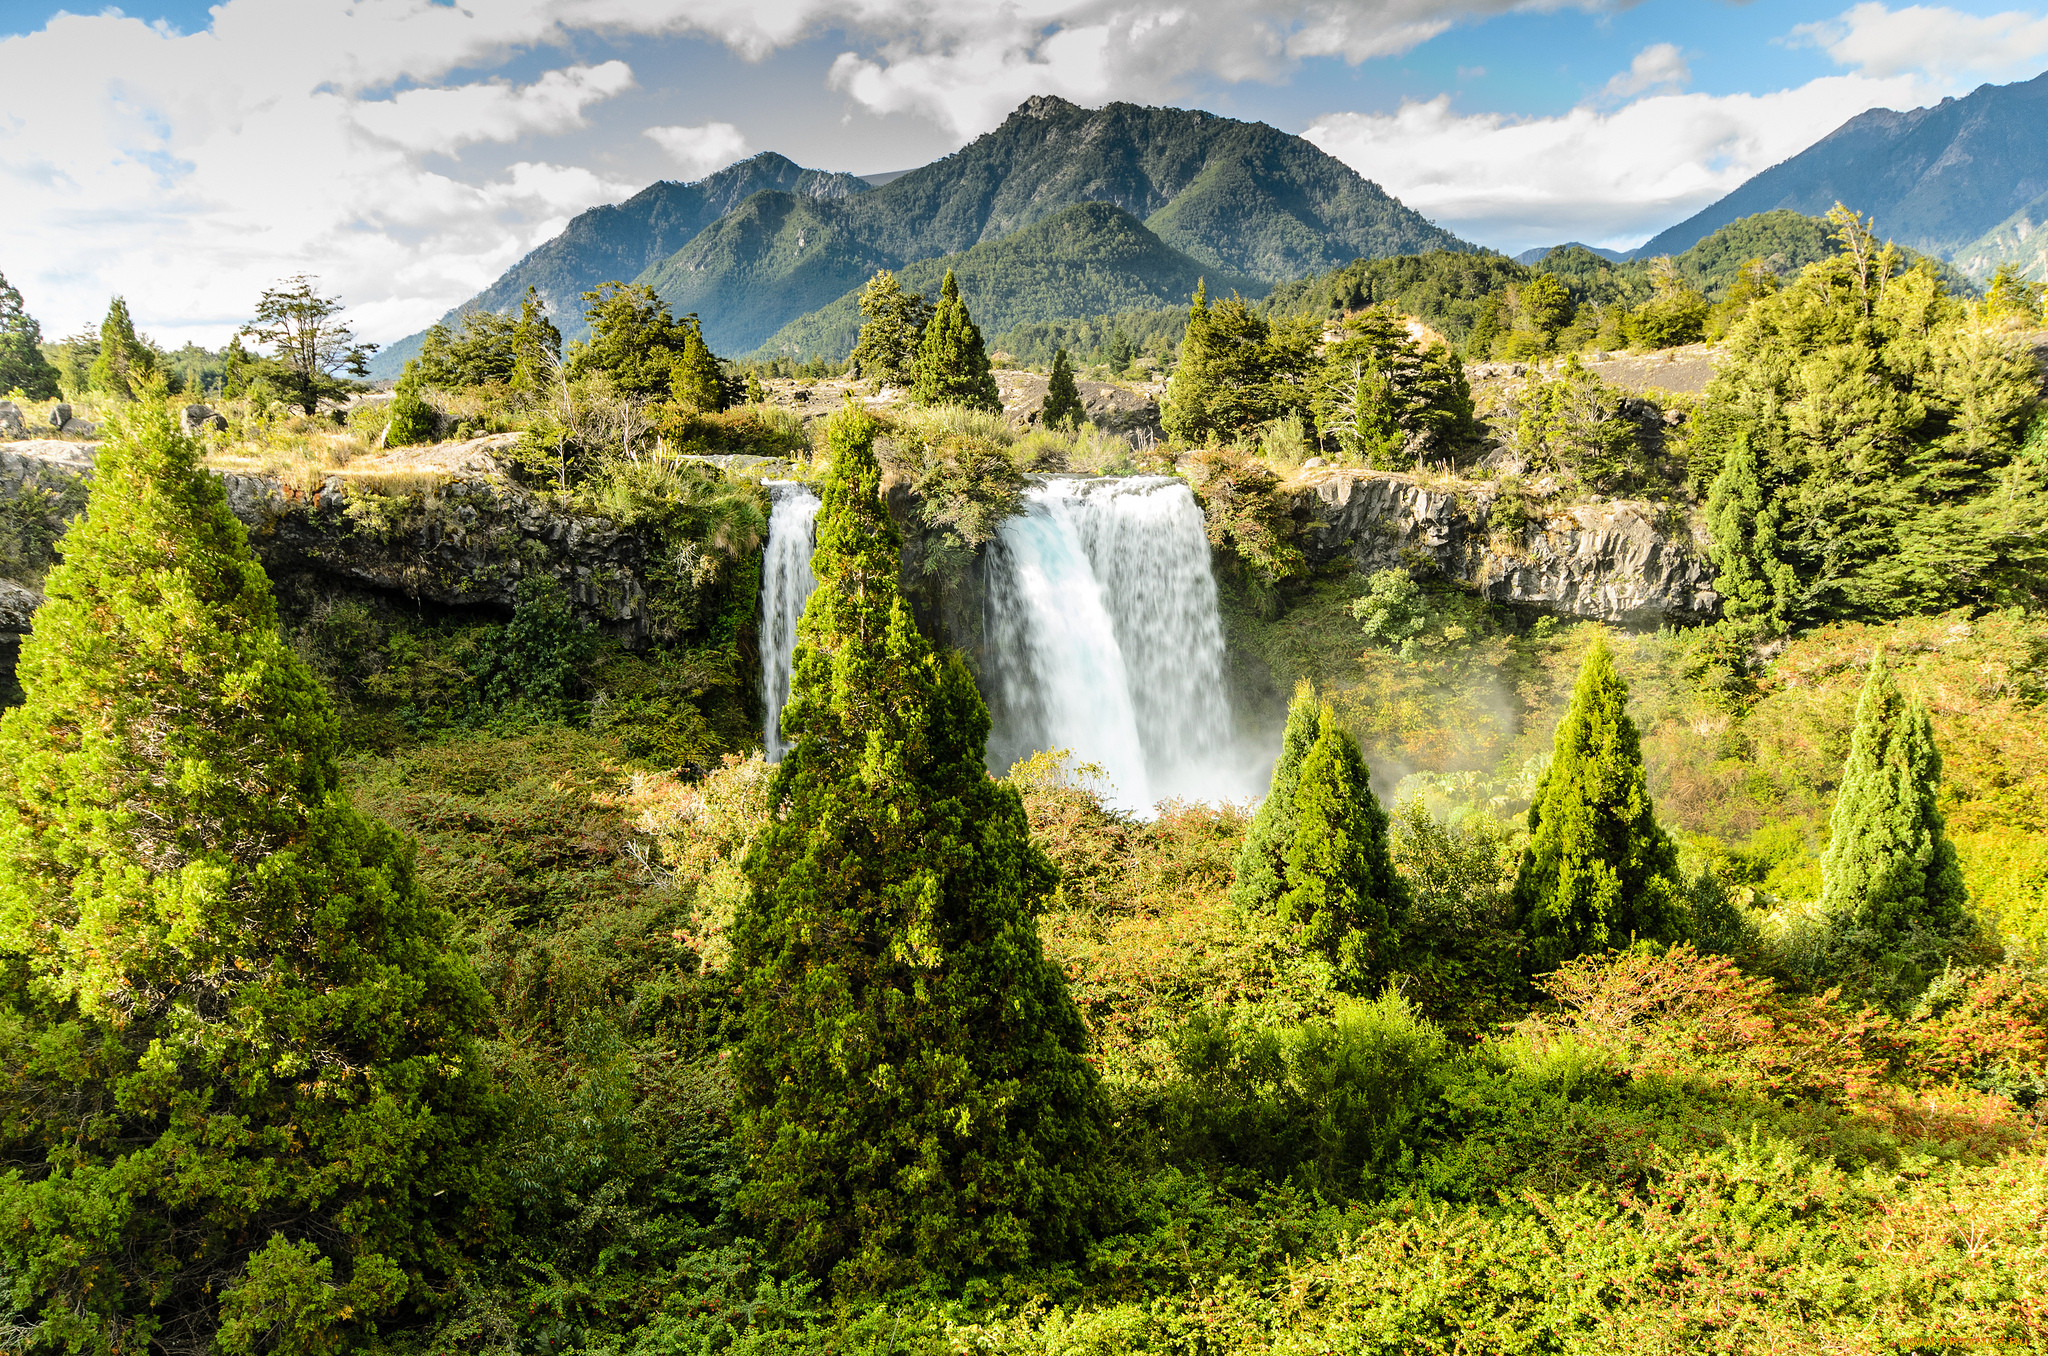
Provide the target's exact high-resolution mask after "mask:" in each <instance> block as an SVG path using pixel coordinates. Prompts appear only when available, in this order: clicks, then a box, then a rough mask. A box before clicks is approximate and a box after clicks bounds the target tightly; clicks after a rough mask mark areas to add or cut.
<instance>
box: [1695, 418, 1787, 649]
mask: <svg viewBox="0 0 2048 1356" xmlns="http://www.w3.org/2000/svg"><path fill="white" fill-rule="evenodd" d="M1784 523H1785V506H1784V503H1783V502H1782V501H1781V500H1780V499H1779V498H1778V496H1776V495H1775V494H1767V493H1766V492H1765V490H1764V487H1763V484H1762V482H1761V480H1760V479H1759V478H1758V474H1757V464H1756V453H1755V452H1753V451H1752V450H1751V449H1750V443H1749V437H1748V435H1747V434H1740V435H1738V436H1737V437H1736V439H1735V443H1734V446H1732V447H1731V448H1730V449H1729V451H1728V456H1727V459H1726V460H1725V461H1723V462H1722V463H1721V471H1720V474H1718V475H1716V476H1715V477H1714V484H1713V487H1712V488H1711V489H1710V490H1709V491H1708V493H1707V530H1708V532H1709V533H1711V535H1712V539H1713V545H1712V547H1711V548H1710V550H1709V555H1710V556H1711V557H1712V559H1713V562H1714V567H1715V569H1716V570H1718V571H1719V572H1720V573H1719V577H1718V578H1717V579H1715V581H1714V587H1715V589H1716V590H1718V591H1719V593H1720V594H1721V612H1722V615H1723V616H1725V617H1727V618H1728V619H1729V620H1731V621H1755V622H1760V623H1762V624H1763V625H1764V626H1766V627H1768V628H1769V629H1770V630H1772V631H1773V632H1776V631H1782V630H1783V629H1784V628H1785V623H1786V619H1787V616H1788V614H1789V612H1790V610H1791V607H1792V600H1793V594H1794V593H1795V592H1796V590H1797V589H1798V584H1799V581H1798V576H1797V574H1796V572H1795V571H1794V570H1793V568H1792V566H1791V564H1790V563H1789V562H1788V561H1786V560H1785V559H1784V558H1783V555H1782V552H1783V546H1782V544H1781V541H1780V534H1781V531H1782V529H1783V527H1784Z"/></svg>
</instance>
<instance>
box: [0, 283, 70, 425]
mask: <svg viewBox="0 0 2048 1356" xmlns="http://www.w3.org/2000/svg"><path fill="white" fill-rule="evenodd" d="M42 343H43V327H42V326H41V325H39V324H37V323H36V318H35V317H34V316H32V315H30V314H29V313H28V309H27V307H26V306H25V305H24V304H23V302H22V299H21V293H20V292H19V291H18V290H16V289H15V287H14V286H13V284H11V283H9V282H8V281H7V275H6V274H4V273H0V397H5V396H6V394H7V393H8V392H9V391H20V392H21V393H22V394H23V395H25V396H27V397H28V398H29V399H30V400H54V399H56V398H57V369H56V368H54V367H52V366H50V360H49V359H48V358H45V357H44V356H43V349H42Z"/></svg>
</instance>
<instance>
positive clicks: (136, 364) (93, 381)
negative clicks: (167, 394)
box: [85, 297, 157, 400]
mask: <svg viewBox="0 0 2048 1356" xmlns="http://www.w3.org/2000/svg"><path fill="white" fill-rule="evenodd" d="M156 367H157V358H156V350H155V349H154V348H153V347H151V346H150V345H149V344H148V343H146V342H144V341H143V340H142V338H141V337H140V336H138V335H137V334H136V333H135V321H134V319H133V318H132V317H130V316H129V314H128V302H127V299H126V298H124V297H115V298H114V299H113V301H111V302H109V303H108V305H107V318H106V319H105V320H102V321H101V322H100V334H99V349H98V351H97V352H96V353H95V354H94V355H93V360H92V369H91V370H90V371H89V372H87V373H86V379H85V385H86V386H87V387H88V388H89V389H90V390H91V391H92V392H93V393H94V394H96V395H102V396H106V397H109V398H111V399H118V400H132V399H134V398H135V393H136V388H137V387H138V386H140V385H142V384H145V383H147V382H148V380H149V379H150V377H151V376H153V375H155V373H156Z"/></svg>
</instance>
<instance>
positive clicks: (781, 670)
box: [761, 480, 819, 763]
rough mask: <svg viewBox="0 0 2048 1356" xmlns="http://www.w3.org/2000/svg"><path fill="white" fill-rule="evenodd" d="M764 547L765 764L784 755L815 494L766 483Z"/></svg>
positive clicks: (810, 580)
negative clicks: (784, 722) (785, 708)
mask: <svg viewBox="0 0 2048 1356" xmlns="http://www.w3.org/2000/svg"><path fill="white" fill-rule="evenodd" d="M762 484H763V485H765V486H766V487H767V489H768V493H769V495H770V496H771V497H772V502H771V505H770V508H769V511H768V545H767V549H766V550H765V551H764V552H763V553H762V559H761V705H762V707H763V708H764V709H765V710H766V712H767V728H766V730H765V732H764V738H763V740H762V743H763V745H764V746H765V747H766V749H767V753H768V761H769V762H771V763H774V762H780V761H781V760H782V755H783V754H784V753H786V752H788V751H789V745H788V744H786V743H784V742H783V738H782V708H783V706H784V705H785V704H786V703H787V702H788V701H789V674H790V660H791V658H792V656H794V655H795V653H796V624H797V621H798V619H799V618H801V617H802V616H803V615H804V604H805V603H806V602H808V601H810V597H811V590H812V589H814V588H816V587H817V586H818V580H817V577H816V576H814V575H813V574H812V573H811V552H812V551H813V550H815V549H816V545H817V543H816V541H815V540H814V534H815V529H816V524H817V518H818V503H819V501H818V496H817V495H815V494H812V493H811V491H810V490H809V489H808V488H806V487H805V486H803V485H800V484H798V483H797V482H795V481H793V480H767V481H763V482H762Z"/></svg>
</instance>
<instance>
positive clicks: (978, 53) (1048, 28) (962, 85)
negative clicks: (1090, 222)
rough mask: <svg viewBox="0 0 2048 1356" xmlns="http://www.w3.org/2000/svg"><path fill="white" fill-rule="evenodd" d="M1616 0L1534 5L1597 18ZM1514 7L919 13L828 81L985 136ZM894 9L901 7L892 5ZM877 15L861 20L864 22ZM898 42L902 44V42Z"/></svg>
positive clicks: (1373, 47)
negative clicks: (1046, 109) (1065, 103)
mask: <svg viewBox="0 0 2048 1356" xmlns="http://www.w3.org/2000/svg"><path fill="white" fill-rule="evenodd" d="M1620 3H1621V0H1564V2H1563V3H1550V4H1543V5H1540V6H1538V7H1540V8H1552V9H1555V8H1576V9H1585V10H1604V9H1611V8H1617V7H1619V6H1620ZM1518 7H1524V6H1523V4H1522V0H1378V2H1377V3H1372V4H1358V3H1350V2H1349V0H1252V2H1251V3H1242V2H1236V3H1233V2H1231V0H1179V2H1178V3H1167V4H1158V3H1146V4H1133V3H1129V0H1039V2H1038V3H1031V0H1023V3H1018V4H1010V5H975V4H957V5H952V6H943V7H934V8H933V9H931V10H930V11H928V12H925V11H920V12H919V15H918V19H917V22H916V23H915V24H902V25H898V26H897V27H895V28H892V29H888V30H887V32H888V33H889V35H890V36H888V37H887V38H886V39H885V40H884V41H883V42H882V43H881V44H880V46H879V48H878V50H876V51H875V52H873V53H872V54H870V55H862V54H860V53H858V52H846V53H844V54H842V55H841V56H840V57H839V59H838V61H837V62H835V63H834V65H833V67H832V76H831V81H832V86H833V88H835V89H839V90H843V91H845V92H846V93H847V94H849V95H851V96H852V97H853V99H854V100H855V101H856V102H858V103H859V104H861V105H862V106H863V107H865V108H868V109H870V110H872V111H874V112H877V113H913V114H917V115H920V116H924V117H928V118H931V119H933V120H934V121H936V122H938V123H940V124H942V125H943V126H945V127H947V128H949V129H950V130H952V131H953V132H955V133H956V134H958V135H961V136H972V135H975V134H977V133H980V132H984V131H987V130H988V129H989V128H991V127H993V126H995V125H996V124H997V123H998V122H1000V121H1001V120H1002V118H1003V117H1004V115H1006V114H1007V113H1009V112H1010V110H1011V109H1013V108H1015V107H1016V106H1017V104H1019V103H1020V102H1022V101H1023V100H1024V98H1025V97H1027V96H1029V95H1032V94H1059V95H1063V96H1065V97H1067V98H1070V99H1074V100H1075V101H1077V102H1081V103H1101V102H1104V101H1105V100H1109V99H1128V100H1137V101H1144V100H1153V99H1170V98H1172V97H1173V96H1174V95H1175V94H1176V92H1178V91H1179V90H1181V89H1182V87H1183V82H1184V81H1186V80H1187V79H1189V78H1190V77H1192V76H1194V75H1196V74H1198V73H1199V74H1203V75H1207V76H1211V77H1216V78H1221V79H1223V80H1229V81H1241V80H1266V81H1276V80H1281V79H1284V78H1286V77H1287V76H1288V75H1289V74H1291V73H1292V72H1293V71H1294V70H1296V69H1297V68H1298V67H1299V66H1300V64H1301V62H1303V61H1305V60H1308V59H1310V58H1314V57H1332V56H1334V57H1341V58H1342V59H1344V60H1345V61H1347V62H1351V63H1353V64H1356V63H1358V62H1361V61H1366V60H1369V59H1371V58H1373V57H1383V56H1396V55H1399V54H1401V53H1403V52H1407V51H1410V50H1412V49H1413V48H1415V47H1416V46H1418V45H1420V44H1421V43H1423V42H1426V41H1428V40H1429V39H1430V38H1433V37H1436V36H1437V35H1438V34H1441V33H1443V32H1444V31H1446V30H1447V29H1449V28H1450V27H1451V26H1452V25H1453V24H1455V23H1457V22H1458V21H1459V20H1460V19H1464V18H1471V17H1480V16H1484V15H1488V14H1497V13H1501V12H1504V11H1506V10H1509V9H1514V8H1518ZM906 9H907V7H906ZM879 19H880V15H879V14H878V13H870V14H869V15H867V16H866V20H865V21H866V22H867V23H868V24H869V25H871V26H872V25H876V24H877V23H878V22H879ZM906 34H909V35H914V36H906Z"/></svg>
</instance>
